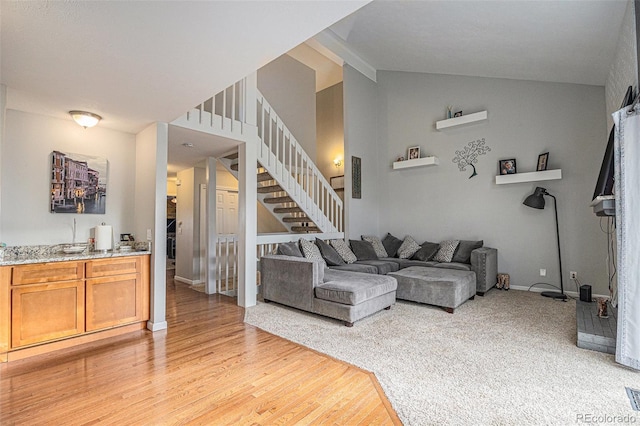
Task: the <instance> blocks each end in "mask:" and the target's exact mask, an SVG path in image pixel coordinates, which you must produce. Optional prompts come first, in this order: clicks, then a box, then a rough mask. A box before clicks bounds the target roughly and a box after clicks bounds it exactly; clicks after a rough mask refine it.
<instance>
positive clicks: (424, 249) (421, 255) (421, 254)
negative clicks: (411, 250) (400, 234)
mask: <svg viewBox="0 0 640 426" xmlns="http://www.w3.org/2000/svg"><path fill="white" fill-rule="evenodd" d="M439 249H440V244H438V243H430V242H428V241H425V242H424V243H422V244H420V250H418V251H417V252H416V254H414V255H413V257H412V258H411V259H413V260H422V261H423V262H426V261H428V260H431V259H432V258H433V256H435V255H436V253H437V252H438V250H439Z"/></svg>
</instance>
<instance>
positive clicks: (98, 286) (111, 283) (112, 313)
mask: <svg viewBox="0 0 640 426" xmlns="http://www.w3.org/2000/svg"><path fill="white" fill-rule="evenodd" d="M86 290H87V296H86V299H87V304H86V309H87V310H86V329H87V331H94V330H100V329H103V328H109V327H115V326H118V325H122V324H127V323H131V322H135V321H141V320H142V319H143V312H142V308H143V292H142V280H141V279H140V274H126V275H117V276H112V277H104V278H94V279H88V280H87V287H86Z"/></svg>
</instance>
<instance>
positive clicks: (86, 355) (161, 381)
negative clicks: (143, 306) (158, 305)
mask: <svg viewBox="0 0 640 426" xmlns="http://www.w3.org/2000/svg"><path fill="white" fill-rule="evenodd" d="M167 283H168V284H167V321H168V323H169V329H168V330H166V331H161V332H156V333H150V332H148V331H137V332H132V333H129V334H126V335H123V336H119V337H114V338H110V339H105V340H102V341H100V342H95V343H90V344H86V345H82V346H79V347H76V348H71V349H64V350H60V351H56V352H53V353H51V354H47V355H40V356H36V357H33V358H29V359H25V360H19V361H14V362H11V363H5V364H2V365H0V424H2V425H13V424H16V425H24V424H28V425H40V424H42V425H45V424H46V425H62V424H65V425H67V424H71V425H76V424H78V425H79V424H118V425H129V424H135V425H141V424H154V425H157V424H213V425H236V424H239V425H271V424H305V425H307V424H309V425H311V424H336V425H352V424H353V425H356V424H362V425H369V424H401V422H400V420H399V419H398V417H397V415H396V413H395V412H394V411H393V409H392V408H391V405H390V404H389V403H388V401H387V399H386V398H385V396H384V394H383V392H382V390H381V388H380V386H379V385H378V382H377V381H376V379H375V377H374V376H373V374H371V373H368V372H365V371H363V370H361V369H359V368H357V367H354V366H351V365H349V364H346V363H343V362H341V361H338V360H335V359H333V358H330V357H328V356H326V355H323V354H320V353H318V352H315V351H313V350H310V349H307V348H305V347H303V346H300V345H297V344H295V343H292V342H289V341H287V340H284V339H282V338H279V337H277V336H274V335H271V334H269V333H266V332H264V331H262V330H260V329H257V328H255V327H253V326H251V325H247V324H244V322H243V318H244V310H243V309H242V308H239V307H238V306H236V305H235V299H232V298H230V297H226V296H221V295H212V296H207V295H205V294H202V293H199V292H197V291H194V290H191V289H189V288H188V286H186V285H182V284H180V283H178V284H175V283H174V281H173V279H171V277H167Z"/></svg>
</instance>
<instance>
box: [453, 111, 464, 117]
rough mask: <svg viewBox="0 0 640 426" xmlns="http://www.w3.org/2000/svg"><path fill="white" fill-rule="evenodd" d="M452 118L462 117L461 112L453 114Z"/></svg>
mask: <svg viewBox="0 0 640 426" xmlns="http://www.w3.org/2000/svg"><path fill="white" fill-rule="evenodd" d="M453 116H454V117H462V111H458V112H456V113H455V114H453Z"/></svg>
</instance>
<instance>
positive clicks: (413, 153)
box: [407, 146, 420, 160]
mask: <svg viewBox="0 0 640 426" xmlns="http://www.w3.org/2000/svg"><path fill="white" fill-rule="evenodd" d="M417 158H420V147H419V146H412V147H411V148H409V151H408V152H407V159H409V160H415V159H417Z"/></svg>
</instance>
